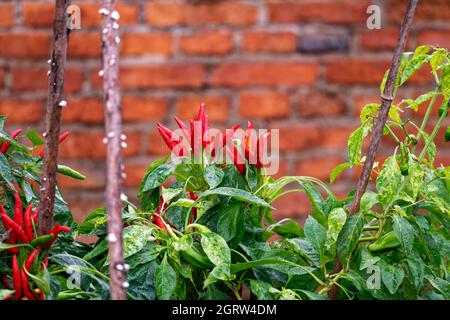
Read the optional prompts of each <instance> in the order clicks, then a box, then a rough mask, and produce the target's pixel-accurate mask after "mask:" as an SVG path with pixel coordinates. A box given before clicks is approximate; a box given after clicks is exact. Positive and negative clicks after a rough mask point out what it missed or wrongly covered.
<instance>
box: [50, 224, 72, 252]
mask: <svg viewBox="0 0 450 320" xmlns="http://www.w3.org/2000/svg"><path fill="white" fill-rule="evenodd" d="M60 232H70V228H69V227H66V226H61V225H60V224H59V222H57V223H55V226H54V227H53V229H52V230H50V234H52V235H53V239H52V240H50V241H49V242H47V244H46V246H48V247H49V246H51V245H52V244H53V242H55V240H56V238H58V235H59V233H60Z"/></svg>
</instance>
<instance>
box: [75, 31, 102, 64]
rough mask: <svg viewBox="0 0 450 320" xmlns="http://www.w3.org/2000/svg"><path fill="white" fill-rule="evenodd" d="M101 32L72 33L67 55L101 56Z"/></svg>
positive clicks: (79, 56) (77, 56) (80, 56)
mask: <svg viewBox="0 0 450 320" xmlns="http://www.w3.org/2000/svg"><path fill="white" fill-rule="evenodd" d="M100 44H101V42H100V33H98V32H79V31H78V32H73V33H72V34H71V35H70V39H69V43H68V47H67V55H68V56H69V57H73V58H87V57H100V50H101V45H100Z"/></svg>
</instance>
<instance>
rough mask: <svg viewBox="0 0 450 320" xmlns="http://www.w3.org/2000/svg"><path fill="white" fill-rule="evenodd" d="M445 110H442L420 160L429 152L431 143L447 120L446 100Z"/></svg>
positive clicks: (445, 103)
mask: <svg viewBox="0 0 450 320" xmlns="http://www.w3.org/2000/svg"><path fill="white" fill-rule="evenodd" d="M443 103H444V110H443V112H442V115H441V117H440V118H439V120H438V122H437V123H436V125H435V126H434V129H433V131H432V132H431V134H430V138H429V140H428V141H427V143H426V144H425V147H424V148H423V150H422V152H421V153H420V155H419V161H421V160H422V159H423V157H424V156H425V153H426V152H427V149H428V148H429V146H430V145H431V143H432V142H433V141H434V138H436V135H437V133H438V132H439V129H440V128H441V126H442V124H443V123H444V121H445V118H446V117H447V113H448V103H447V101H444V102H443Z"/></svg>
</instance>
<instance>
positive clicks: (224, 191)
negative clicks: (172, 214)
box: [198, 187, 273, 209]
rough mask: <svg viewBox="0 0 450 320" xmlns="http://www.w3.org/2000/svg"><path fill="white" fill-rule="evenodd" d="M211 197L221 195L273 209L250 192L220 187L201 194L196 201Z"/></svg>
mask: <svg viewBox="0 0 450 320" xmlns="http://www.w3.org/2000/svg"><path fill="white" fill-rule="evenodd" d="M211 195H222V196H228V197H232V198H235V199H238V200H241V201H243V202H247V203H250V204H255V205H257V206H261V207H265V208H269V209H273V208H272V206H271V205H270V204H268V203H267V202H266V201H264V200H263V199H261V198H258V197H257V196H255V195H254V194H251V193H250V192H247V191H245V190H240V189H234V188H229V187H220V188H216V189H210V190H207V191H205V192H203V193H201V194H200V195H199V197H198V199H203V198H206V197H208V196H211Z"/></svg>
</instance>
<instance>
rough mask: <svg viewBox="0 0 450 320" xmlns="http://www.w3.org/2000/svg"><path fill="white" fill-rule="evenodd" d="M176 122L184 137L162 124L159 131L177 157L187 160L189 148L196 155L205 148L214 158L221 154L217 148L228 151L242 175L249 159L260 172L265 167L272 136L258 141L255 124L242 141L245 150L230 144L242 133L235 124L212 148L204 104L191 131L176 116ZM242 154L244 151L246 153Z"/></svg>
mask: <svg viewBox="0 0 450 320" xmlns="http://www.w3.org/2000/svg"><path fill="white" fill-rule="evenodd" d="M174 119H175V121H176V122H177V124H178V126H179V127H180V129H181V131H182V135H181V136H180V135H177V134H175V133H174V132H173V131H172V130H170V129H169V128H167V127H165V126H164V125H162V124H161V123H159V122H158V124H157V128H158V131H159V133H160V134H161V136H162V138H163V140H164V142H165V143H166V144H167V146H168V147H169V149H170V150H171V151H172V152H174V153H175V154H176V155H177V156H179V157H185V156H187V155H188V154H189V150H188V148H189V147H190V149H191V150H193V152H194V155H199V154H200V152H201V148H202V147H203V149H206V148H207V147H209V151H210V154H211V156H212V157H214V156H215V154H216V152H217V148H224V147H226V152H227V154H228V155H229V156H230V157H231V158H232V159H233V163H234V164H235V165H236V168H237V169H238V170H239V172H240V173H241V174H243V173H245V159H246V160H247V161H249V162H250V163H252V164H255V165H256V167H257V168H261V167H263V165H264V161H263V159H264V155H263V151H264V148H263V147H264V145H265V144H266V143H267V140H268V138H269V136H270V132H267V133H265V134H263V135H261V137H259V138H257V136H256V131H255V130H254V124H253V123H252V122H249V123H248V126H247V131H246V132H245V134H244V136H243V137H242V139H241V140H242V141H243V145H242V148H238V147H237V146H236V145H234V144H233V143H231V144H230V143H229V142H232V140H233V139H234V138H236V137H237V130H238V129H239V125H238V124H234V125H233V126H232V127H231V129H230V130H227V131H226V134H225V135H222V140H221V141H220V142H219V143H218V144H217V143H215V145H214V146H210V144H211V143H212V142H211V136H210V130H209V125H208V115H207V114H206V112H205V104H204V103H202V104H201V105H200V109H199V111H198V114H197V116H195V118H194V120H190V121H189V124H190V128H188V127H187V126H186V125H185V124H184V123H183V121H181V120H180V119H178V118H177V117H176V116H175V117H174ZM183 141H187V142H188V143H187V144H184V143H182V142H183ZM241 150H243V152H242V151H241ZM244 158H245V159H244Z"/></svg>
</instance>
